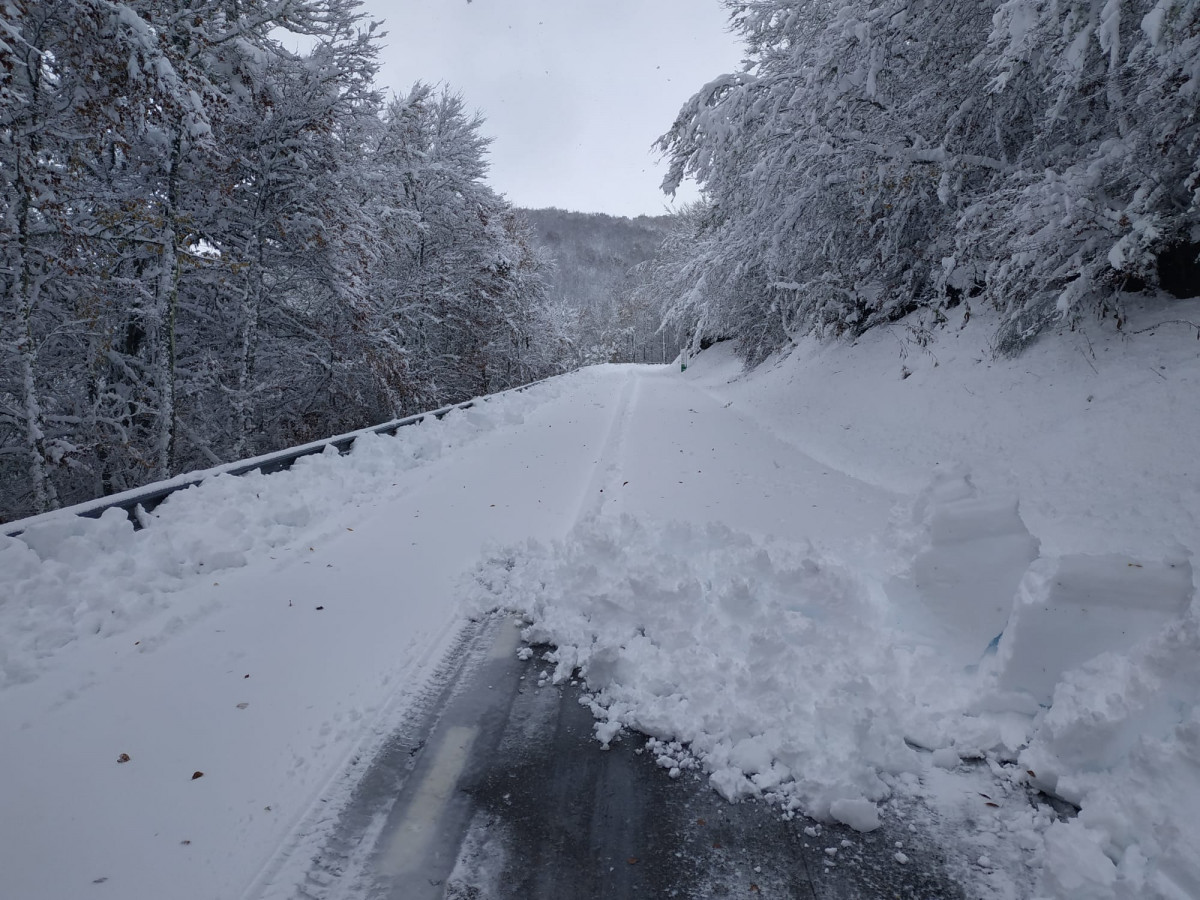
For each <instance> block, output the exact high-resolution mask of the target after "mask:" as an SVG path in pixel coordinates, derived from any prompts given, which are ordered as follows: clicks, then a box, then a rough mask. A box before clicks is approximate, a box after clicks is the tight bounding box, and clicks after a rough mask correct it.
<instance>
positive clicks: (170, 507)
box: [0, 387, 554, 688]
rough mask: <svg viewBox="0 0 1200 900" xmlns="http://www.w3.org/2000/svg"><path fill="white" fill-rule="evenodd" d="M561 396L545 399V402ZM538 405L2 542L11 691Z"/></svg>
mask: <svg viewBox="0 0 1200 900" xmlns="http://www.w3.org/2000/svg"><path fill="white" fill-rule="evenodd" d="M553 391H554V388H553V387H543V388H541V389H539V394H540V395H541V397H540V399H542V400H544V399H546V398H547V397H548V396H549V395H550V394H552V393H553ZM531 402H533V401H531V400H530V399H529V397H528V395H525V394H509V395H504V396H503V397H501V398H498V399H497V400H494V401H492V402H489V403H487V404H479V405H477V406H475V407H473V408H471V409H468V410H455V411H452V412H451V413H449V414H447V415H446V416H445V417H444V418H442V419H441V420H436V419H429V420H426V421H424V422H422V423H420V424H416V425H411V426H408V427H406V428H402V429H400V431H399V432H398V433H397V434H396V436H395V437H388V436H383V435H377V434H371V433H367V434H364V435H362V436H361V437H359V438H358V439H357V440H356V441H355V442H354V445H353V447H352V449H351V451H350V453H349V454H348V455H346V456H341V455H339V454H338V452H337V451H336V450H334V449H333V448H328V449H327V450H326V451H325V452H324V453H322V454H319V455H315V456H306V457H302V458H300V459H299V460H297V461H296V463H295V464H294V465H293V466H292V468H290V469H288V470H286V471H284V472H278V473H275V474H272V475H263V474H261V473H258V472H251V473H249V474H247V475H243V476H238V477H235V476H230V475H218V476H216V477H214V478H211V479H208V480H207V481H205V482H203V483H202V484H200V485H197V486H195V487H191V488H187V489H184V490H181V491H178V492H177V493H175V494H172V495H171V496H170V497H168V498H167V499H166V500H165V501H164V502H163V503H162V504H161V505H160V506H159V507H158V508H157V509H156V510H155V512H154V514H153V515H151V516H148V517H147V518H146V521H147V524H148V525H149V527H147V528H145V529H142V530H140V531H135V530H134V528H133V525H132V524H131V523H130V521H129V520H128V518H127V516H126V514H125V513H124V512H122V511H121V510H117V509H111V510H108V511H106V512H105V513H104V514H103V515H102V516H101V517H100V518H98V519H87V518H81V517H79V516H76V515H74V514H73V512H72V511H71V510H62V511H60V512H58V513H56V514H51V515H46V516H39V517H37V518H36V519H35V520H31V524H30V525H29V526H28V527H26V529H25V530H24V532H23V533H22V534H21V535H20V536H19V537H15V538H10V537H5V536H3V535H0V688H3V687H4V686H5V685H8V684H15V683H21V682H27V681H30V680H32V679H33V678H35V677H36V676H37V674H38V672H39V671H40V670H41V669H42V668H44V667H45V666H46V665H47V664H49V662H50V661H51V660H52V659H53V657H54V656H55V655H56V654H57V653H58V652H59V651H60V650H61V649H62V648H63V647H65V646H67V645H68V644H70V643H72V642H73V641H76V640H78V639H80V638H85V637H91V636H99V637H106V636H111V635H114V634H118V633H122V632H124V631H127V630H128V629H129V628H131V627H133V626H135V625H136V624H138V623H140V622H142V621H145V620H146V619H148V618H150V617H152V616H154V615H157V614H160V613H167V612H170V613H172V614H173V615H175V616H176V617H177V618H178V619H179V621H180V622H181V623H182V622H186V621H189V620H194V619H196V618H198V617H201V616H203V615H205V614H206V613H207V612H208V611H209V609H208V608H207V607H205V606H199V607H197V606H191V607H188V608H185V609H173V608H172V604H171V602H170V597H171V595H173V594H174V593H176V592H178V591H180V590H182V589H184V588H185V587H187V586H188V585H190V584H194V583H198V582H200V581H202V580H203V579H206V578H211V577H212V576H214V575H217V574H219V573H220V572H222V571H227V570H229V569H235V568H240V567H242V566H245V565H246V563H247V560H248V559H252V558H261V557H265V556H268V555H270V554H271V552H272V551H273V550H275V549H276V548H280V547H284V546H288V545H290V544H294V543H298V542H301V541H308V542H310V543H311V542H314V541H317V540H318V539H319V538H320V537H321V536H322V535H323V534H326V533H328V532H329V529H330V528H331V527H335V526H332V525H331V523H330V522H329V521H328V514H329V512H330V511H332V510H338V509H343V508H345V507H347V506H350V505H356V504H361V503H364V502H368V501H370V500H372V499H375V498H377V497H379V496H381V495H387V494H388V493H389V492H390V491H392V489H393V488H394V487H395V484H394V482H395V481H396V480H397V477H398V475H399V474H400V473H402V472H405V471H407V470H409V469H412V468H415V467H417V466H420V465H424V464H427V463H429V462H431V461H433V460H436V459H438V458H439V457H440V456H441V455H442V453H443V451H444V450H446V449H449V448H451V447H456V446H461V445H463V444H465V443H467V442H470V441H472V440H474V439H475V437H476V436H478V435H480V434H482V433H485V432H487V431H490V430H492V429H494V428H496V427H497V426H512V425H517V424H519V423H520V421H521V417H522V411H523V410H524V409H526V408H528V406H529V404H530V403H531Z"/></svg>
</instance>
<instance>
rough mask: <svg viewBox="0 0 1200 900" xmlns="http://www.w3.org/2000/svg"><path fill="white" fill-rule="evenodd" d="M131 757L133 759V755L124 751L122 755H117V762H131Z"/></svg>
mask: <svg viewBox="0 0 1200 900" xmlns="http://www.w3.org/2000/svg"><path fill="white" fill-rule="evenodd" d="M131 759H133V757H132V756H130V755H129V754H128V753H122V754H121V755H120V756H118V757H117V762H119V763H127V762H129V760H131Z"/></svg>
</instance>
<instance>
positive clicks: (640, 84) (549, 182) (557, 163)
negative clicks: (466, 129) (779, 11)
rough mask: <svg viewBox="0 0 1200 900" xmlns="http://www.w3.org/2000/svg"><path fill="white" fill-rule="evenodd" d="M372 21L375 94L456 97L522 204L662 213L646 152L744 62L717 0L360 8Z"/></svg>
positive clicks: (370, 3) (389, 3)
mask: <svg viewBox="0 0 1200 900" xmlns="http://www.w3.org/2000/svg"><path fill="white" fill-rule="evenodd" d="M364 12H366V14H367V15H369V16H372V17H375V18H383V19H384V20H385V25H384V30H385V31H387V33H388V34H387V37H386V38H384V40H383V42H382V43H383V45H384V49H383V52H382V54H381V62H382V69H381V71H380V73H379V78H378V81H379V84H380V85H381V86H383V87H385V88H387V89H389V90H392V91H397V92H402V91H407V90H408V88H409V87H410V86H411V85H412V83H413V82H414V81H416V80H418V79H419V80H422V81H427V82H445V83H447V84H449V85H450V86H451V87H452V88H454V89H455V90H457V91H459V92H461V93H462V94H463V96H464V98H465V99H466V101H467V105H468V107H470V108H474V109H478V110H479V111H480V112H481V113H482V114H483V115H484V117H485V118H486V119H487V122H486V124H485V126H484V132H485V133H486V134H487V135H489V136H490V137H493V138H494V139H495V142H494V143H493V144H492V148H491V157H490V158H491V175H490V177H489V182H490V183H491V185H492V186H493V187H494V188H495V189H496V190H498V191H500V192H501V193H503V194H505V195H506V196H507V197H508V199H509V200H511V201H512V202H513V203H514V204H515V205H517V206H526V207H534V208H536V207H543V206H558V207H561V208H564V209H575V210H583V211H587V212H607V213H611V214H614V215H629V216H633V215H638V214H639V213H649V214H658V213H661V212H663V210H664V208H665V207H666V206H667V204H668V202H669V200H668V198H667V197H666V196H665V195H664V194H663V193H662V192H661V191H660V190H659V184H660V183H661V181H662V178H663V175H664V174H665V169H666V167H665V165H664V164H662V163H661V162H659V161H658V158H657V154H655V153H654V151H652V150H651V144H653V142H654V140H655V139H656V138H657V137H658V136H659V135H661V134H663V133H664V132H665V131H667V129H669V128H670V127H671V123H672V122H673V121H674V120H675V115H676V113H677V112H678V111H679V108H680V106H682V105H683V103H684V101H685V100H687V98H688V97H690V96H691V95H692V94H694V93H695V92H696V91H697V90H699V89H700V88H701V87H703V86H704V84H706V83H707V82H709V81H711V80H712V79H713V78H715V77H717V76H718V75H721V74H723V73H725V72H730V71H733V70H734V69H736V68H737V67H738V63H739V62H740V59H741V51H740V48H739V45H738V43H737V42H736V41H735V39H734V37H733V36H732V35H730V34H729V33H728V32H727V31H726V29H725V24H726V19H725V11H724V8H723V7H722V6H721V4H720V3H719V2H718V0H473V2H471V3H468V2H467V0H365V4H364ZM693 196H694V193H688V194H685V192H684V191H682V190H681V191H680V193H679V199H680V200H685V199H689V198H690V197H693Z"/></svg>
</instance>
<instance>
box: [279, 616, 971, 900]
mask: <svg viewBox="0 0 1200 900" xmlns="http://www.w3.org/2000/svg"><path fill="white" fill-rule="evenodd" d="M519 646H520V640H519V632H518V628H517V626H516V625H515V624H514V623H513V620H512V619H511V618H509V617H506V616H498V615H497V616H492V617H489V618H487V619H485V620H481V621H480V622H477V623H475V624H473V625H472V626H471V627H470V628H468V629H467V630H466V631H465V632H464V634H463V636H462V638H461V640H460V643H459V645H458V646H457V647H456V648H455V651H454V652H453V653H452V654H451V659H452V660H454V663H453V664H452V665H450V666H449V667H447V668H445V669H443V671H442V673H441V675H440V678H439V681H440V683H439V684H438V686H437V689H436V690H435V691H433V692H431V694H430V695H429V696H428V697H427V698H426V701H425V703H423V704H422V705H421V708H420V709H418V710H416V711H414V714H413V716H412V717H411V718H410V721H409V722H408V723H406V725H405V727H403V728H402V729H400V730H399V731H398V732H397V733H396V735H395V736H394V738H393V740H392V741H391V742H389V744H388V746H387V747H386V748H385V750H384V751H383V752H382V753H381V754H380V755H379V756H378V757H377V758H376V759H375V760H374V761H373V762H372V763H371V764H370V765H369V766H368V767H367V769H366V771H365V773H364V775H363V777H362V779H361V781H360V782H359V786H358V789H357V790H356V792H355V796H354V799H353V801H352V802H351V803H350V804H348V805H347V807H346V808H345V809H344V810H343V812H342V814H341V816H340V817H339V819H338V822H337V824H336V826H335V827H334V828H333V829H332V830H331V834H330V837H329V839H328V841H327V842H326V844H325V846H324V847H323V848H322V849H321V851H320V852H319V853H317V854H316V855H315V857H314V859H313V863H312V866H311V868H310V869H309V871H308V872H307V874H306V876H305V879H304V882H303V884H302V886H301V887H300V888H299V889H298V893H299V896H302V897H305V898H310V900H335V898H341V900H350V898H360V900H383V898H387V900H440V898H477V900H502V898H503V900H507V898H531V900H561V898H579V900H583V898H617V897H681V898H708V897H788V898H791V897H796V898H830V900H832V898H839V900H859V898H861V900H868V898H870V900H876V898H881V897H888V898H913V900H918V898H925V900H929V898H958V897H962V896H963V894H962V891H961V889H960V888H958V887H957V886H956V885H954V884H953V883H952V882H950V881H949V880H948V879H947V878H946V877H945V876H944V875H943V874H942V873H941V872H940V871H939V862H940V860H939V855H938V853H937V850H936V848H931V847H924V848H923V849H922V852H921V854H920V855H921V858H922V863H921V865H920V866H915V865H912V864H910V863H906V864H901V863H900V862H898V861H897V859H896V846H897V841H899V842H900V843H901V844H904V845H906V846H908V847H909V848H910V852H911V848H913V847H914V846H916V844H917V843H919V842H920V836H919V835H914V834H913V833H911V832H909V831H900V830H897V828H896V827H895V826H893V827H890V828H889V827H885V828H883V829H880V830H879V831H876V832H872V833H870V834H865V835H864V834H858V833H856V832H854V831H852V830H850V829H849V828H846V827H844V826H830V825H825V826H817V827H814V823H812V822H810V821H808V820H805V819H803V818H794V819H786V818H785V817H783V816H781V815H780V814H779V812H778V810H773V809H771V808H769V807H768V806H766V805H764V804H761V803H757V802H744V803H739V804H729V803H726V802H725V801H724V800H723V799H722V798H720V797H719V796H718V795H717V794H716V793H715V792H714V791H713V790H712V789H711V788H710V787H709V786H708V784H707V780H706V779H705V778H704V777H703V776H702V775H700V774H698V773H696V772H688V773H684V774H683V775H682V776H681V777H678V778H676V779H672V778H670V777H669V776H668V774H667V772H666V771H665V770H663V769H662V768H659V767H658V766H657V765H655V763H654V761H653V758H652V755H651V754H650V753H647V752H644V746H645V742H646V738H645V737H644V736H643V735H638V734H628V733H627V734H625V735H623V738H622V740H620V741H618V742H616V743H614V745H613V747H612V749H610V750H603V749H601V748H600V745H599V744H598V743H597V742H596V740H595V738H594V737H593V734H592V727H591V726H592V716H591V713H590V711H589V710H588V709H587V707H586V706H584V705H582V704H581V703H580V702H579V700H580V697H581V695H582V693H583V687H582V685H580V684H578V683H575V682H572V683H570V684H566V685H561V686H554V685H551V684H545V685H543V686H540V687H539V686H538V681H537V672H538V669H539V666H540V665H541V664H540V663H539V660H538V658H537V656H536V655H535V656H534V657H533V658H532V659H529V660H525V661H522V660H519V659H518V654H517V650H518V647H519ZM538 649H539V651H541V650H545V649H546V648H538ZM806 829H808V831H807V833H806ZM831 849H832V850H833V851H834V852H833V853H832V854H831V853H830V852H829V851H830V850H831Z"/></svg>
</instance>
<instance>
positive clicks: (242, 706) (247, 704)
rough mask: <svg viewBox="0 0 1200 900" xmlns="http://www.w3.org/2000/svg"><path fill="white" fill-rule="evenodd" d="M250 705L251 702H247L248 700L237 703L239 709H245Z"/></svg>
mask: <svg viewBox="0 0 1200 900" xmlns="http://www.w3.org/2000/svg"><path fill="white" fill-rule="evenodd" d="M249 705H250V704H249V703H246V702H244V701H243V702H242V703H239V704H238V705H237V708H238V709H245V708H246V707H247V706H249Z"/></svg>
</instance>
